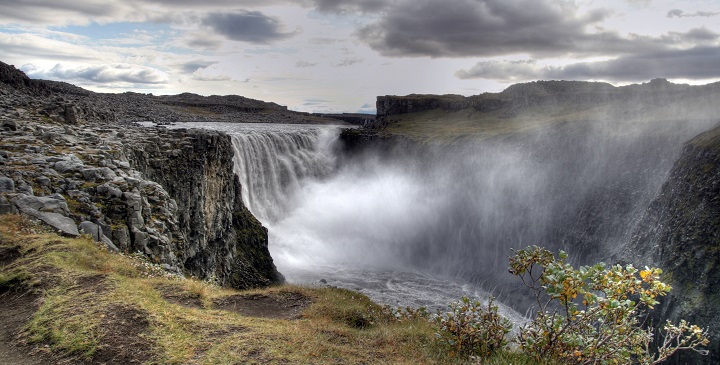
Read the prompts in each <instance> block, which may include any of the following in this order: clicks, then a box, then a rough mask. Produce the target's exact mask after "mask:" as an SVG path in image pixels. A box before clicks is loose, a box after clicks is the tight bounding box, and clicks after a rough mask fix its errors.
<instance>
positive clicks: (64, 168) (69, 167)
mask: <svg viewBox="0 0 720 365" xmlns="http://www.w3.org/2000/svg"><path fill="white" fill-rule="evenodd" d="M53 168H54V169H55V170H56V171H57V172H60V173H68V172H80V171H81V170H82V169H83V164H82V163H76V162H72V161H66V160H63V161H58V162H56V163H55V165H54V166H53Z"/></svg>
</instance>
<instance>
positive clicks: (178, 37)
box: [0, 0, 720, 112]
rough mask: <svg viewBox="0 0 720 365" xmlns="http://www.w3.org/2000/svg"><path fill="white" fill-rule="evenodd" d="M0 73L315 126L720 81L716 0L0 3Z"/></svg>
mask: <svg viewBox="0 0 720 365" xmlns="http://www.w3.org/2000/svg"><path fill="white" fill-rule="evenodd" d="M0 61H3V62H5V63H9V64H13V65H15V66H16V67H18V68H20V69H22V70H23V71H25V72H26V73H27V74H28V75H29V76H31V77H34V78H44V79H52V80H62V81H67V82H70V83H73V84H76V85H78V86H82V87H85V88H88V89H91V90H94V91H99V92H124V91H128V90H130V91H136V92H145V93H153V94H176V93H180V92H185V91H187V92H194V93H198V94H203V95H212V94H238V95H243V96H247V97H251V98H256V99H262V100H266V101H274V102H277V103H280V104H283V105H288V106H289V107H290V108H291V109H294V110H301V111H317V112H338V111H341V112H357V111H361V112H374V109H375V105H374V104H375V97H376V96H377V95H386V94H395V95H405V94H410V93H433V94H445V93H453V94H463V95H473V94H479V93H482V92H485V91H490V92H495V91H500V90H502V89H504V88H505V87H507V86H508V85H509V84H511V83H516V82H524V81H530V80H538V79H554V80H599V81H607V82H611V83H613V84H616V85H623V84H627V83H634V82H643V81H648V80H650V79H651V78H655V77H665V78H668V79H670V80H671V81H673V82H681V83H692V84H702V83H708V82H714V81H720V1H717V0H698V1H695V0H678V1H662V0H603V1H601V0H576V1H572V0H567V1H565V0H553V1H551V0H352V1H351V0H297V1H289V0H234V1H233V0H86V1H82V0H0Z"/></svg>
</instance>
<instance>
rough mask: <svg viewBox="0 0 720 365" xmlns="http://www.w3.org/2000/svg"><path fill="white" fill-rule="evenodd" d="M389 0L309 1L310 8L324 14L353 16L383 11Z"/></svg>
mask: <svg viewBox="0 0 720 365" xmlns="http://www.w3.org/2000/svg"><path fill="white" fill-rule="evenodd" d="M392 2H393V1H389V0H311V1H309V3H310V5H311V6H314V7H315V8H316V9H317V10H318V11H321V12H324V13H335V14H355V13H376V12H379V11H381V10H383V9H385V8H386V7H387V6H388V4H390V3H392Z"/></svg>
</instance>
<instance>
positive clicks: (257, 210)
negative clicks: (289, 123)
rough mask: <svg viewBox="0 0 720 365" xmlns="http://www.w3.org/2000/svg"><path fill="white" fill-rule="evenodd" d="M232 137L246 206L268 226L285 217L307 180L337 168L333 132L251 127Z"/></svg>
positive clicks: (246, 127) (237, 171)
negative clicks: (333, 149)
mask: <svg viewBox="0 0 720 365" xmlns="http://www.w3.org/2000/svg"><path fill="white" fill-rule="evenodd" d="M231 136H232V143H233V147H234V148H235V173H236V174H237V175H238V176H239V177H240V179H241V181H240V182H241V184H242V189H243V190H242V195H243V200H244V203H245V204H246V205H247V206H248V208H249V209H250V211H251V212H253V214H254V215H255V216H256V217H258V218H259V219H260V220H261V221H263V222H265V223H271V222H275V221H277V220H279V219H281V218H283V217H284V216H285V213H284V212H285V210H286V208H287V202H289V201H290V200H292V199H293V198H294V196H295V194H296V192H297V191H298V189H299V188H300V186H301V183H302V182H303V180H304V179H312V178H321V177H323V176H326V175H327V174H328V173H329V172H330V171H332V169H333V167H334V161H335V158H334V156H333V155H332V152H331V151H330V144H331V143H332V141H333V140H334V139H335V136H336V133H334V131H333V130H329V129H308V128H289V127H288V128H286V129H285V130H268V129H267V127H265V128H262V125H260V126H258V125H252V124H251V125H247V126H245V127H244V129H243V132H242V133H232V134H231Z"/></svg>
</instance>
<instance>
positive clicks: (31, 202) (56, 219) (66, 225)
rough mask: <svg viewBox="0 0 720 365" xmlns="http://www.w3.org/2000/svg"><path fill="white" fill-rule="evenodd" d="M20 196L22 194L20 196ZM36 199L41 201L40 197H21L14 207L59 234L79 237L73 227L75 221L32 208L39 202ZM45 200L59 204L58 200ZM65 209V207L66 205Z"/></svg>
mask: <svg viewBox="0 0 720 365" xmlns="http://www.w3.org/2000/svg"><path fill="white" fill-rule="evenodd" d="M21 195H22V194H21ZM37 199H43V198H41V197H35V196H22V197H20V199H18V200H17V201H16V202H15V205H16V206H17V207H18V209H19V210H20V211H21V212H23V213H25V214H27V215H29V216H31V217H34V218H37V219H39V220H41V221H43V222H45V223H47V224H48V225H50V226H51V227H53V228H55V229H57V230H58V231H60V233H61V234H64V235H67V236H72V237H77V236H79V235H80V233H79V232H78V229H77V225H75V221H73V220H72V219H70V218H68V217H66V216H65V215H63V214H60V213H55V212H52V211H40V210H38V209H35V208H33V207H36V206H38V204H42V203H39V200H37ZM45 199H46V200H52V201H55V202H60V201H59V200H56V199H52V198H45ZM66 208H67V205H66Z"/></svg>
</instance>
